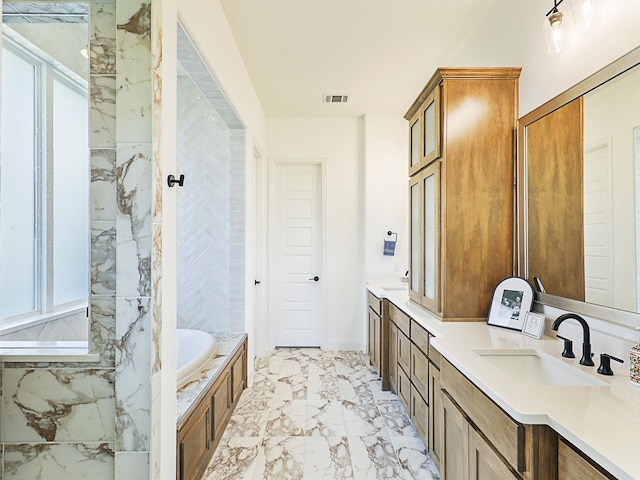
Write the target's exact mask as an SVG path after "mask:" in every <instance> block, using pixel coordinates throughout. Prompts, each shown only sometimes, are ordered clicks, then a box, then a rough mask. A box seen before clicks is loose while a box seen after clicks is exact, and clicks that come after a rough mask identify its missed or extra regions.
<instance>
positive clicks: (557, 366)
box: [475, 349, 607, 387]
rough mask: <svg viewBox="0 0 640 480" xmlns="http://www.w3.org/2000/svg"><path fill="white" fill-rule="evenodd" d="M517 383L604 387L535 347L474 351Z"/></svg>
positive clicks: (596, 380)
mask: <svg viewBox="0 0 640 480" xmlns="http://www.w3.org/2000/svg"><path fill="white" fill-rule="evenodd" d="M475 352H476V353H477V354H478V355H480V356H481V357H482V358H483V359H484V360H485V361H486V362H487V363H489V364H490V365H491V366H492V367H494V368H496V369H498V370H500V372H502V373H503V374H504V375H506V376H507V377H509V378H510V379H511V381H512V382H513V383H514V384H517V385H528V386H535V385H538V386H540V385H553V386H565V387H570V386H573V387H575V386H606V385H607V384H606V383H605V382H603V381H601V380H598V379H597V378H595V377H593V376H591V375H589V374H587V373H584V372H582V371H580V370H579V369H577V368H575V367H572V366H571V365H567V364H565V363H564V362H562V361H561V360H558V359H555V358H553V357H551V356H549V355H547V354H544V353H541V352H538V351H537V350H534V349H488V350H476V351H475Z"/></svg>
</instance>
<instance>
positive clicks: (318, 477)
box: [303, 437, 354, 480]
mask: <svg viewBox="0 0 640 480" xmlns="http://www.w3.org/2000/svg"><path fill="white" fill-rule="evenodd" d="M303 478H304V480H328V479H331V480H351V479H353V478H354V477H353V466H352V465H351V455H350V453H349V441H348V439H347V437H307V439H306V442H305V451H304V477H303Z"/></svg>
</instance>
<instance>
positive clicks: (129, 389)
mask: <svg viewBox="0 0 640 480" xmlns="http://www.w3.org/2000/svg"><path fill="white" fill-rule="evenodd" d="M149 304H150V299H149V298H118V299H116V414H117V416H116V450H117V451H118V452H120V451H148V450H149V447H150V442H149V439H150V436H151V385H150V383H151V314H150V305H149Z"/></svg>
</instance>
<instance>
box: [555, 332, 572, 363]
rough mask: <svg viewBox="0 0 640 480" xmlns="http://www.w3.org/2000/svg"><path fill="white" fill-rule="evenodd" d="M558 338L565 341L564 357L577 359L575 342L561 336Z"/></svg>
mask: <svg viewBox="0 0 640 480" xmlns="http://www.w3.org/2000/svg"><path fill="white" fill-rule="evenodd" d="M556 337H557V338H559V339H561V340H564V350H562V356H563V357H565V358H576V356H575V354H574V353H573V341H572V340H570V339H568V338H564V337H563V336H561V335H556Z"/></svg>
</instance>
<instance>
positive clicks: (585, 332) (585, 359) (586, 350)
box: [551, 313, 594, 367]
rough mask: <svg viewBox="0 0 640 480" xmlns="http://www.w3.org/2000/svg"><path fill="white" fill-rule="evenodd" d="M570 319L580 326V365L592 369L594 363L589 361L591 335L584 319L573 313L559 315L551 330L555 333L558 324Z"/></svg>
mask: <svg viewBox="0 0 640 480" xmlns="http://www.w3.org/2000/svg"><path fill="white" fill-rule="evenodd" d="M570 318H572V319H574V320H577V321H578V322H579V323H580V325H581V326H582V358H581V359H580V365H586V366H588V367H593V365H594V363H593V360H592V359H591V357H592V356H593V354H592V353H591V333H590V331H589V325H588V324H587V322H586V321H585V319H584V318H582V317H581V316H580V315H577V314H575V313H565V314H564V315H560V316H559V317H558V318H556V319H555V321H554V322H553V325H551V330H553V331H554V332H557V331H558V328H559V327H560V324H561V323H562V322H564V321H565V320H568V319H570Z"/></svg>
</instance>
